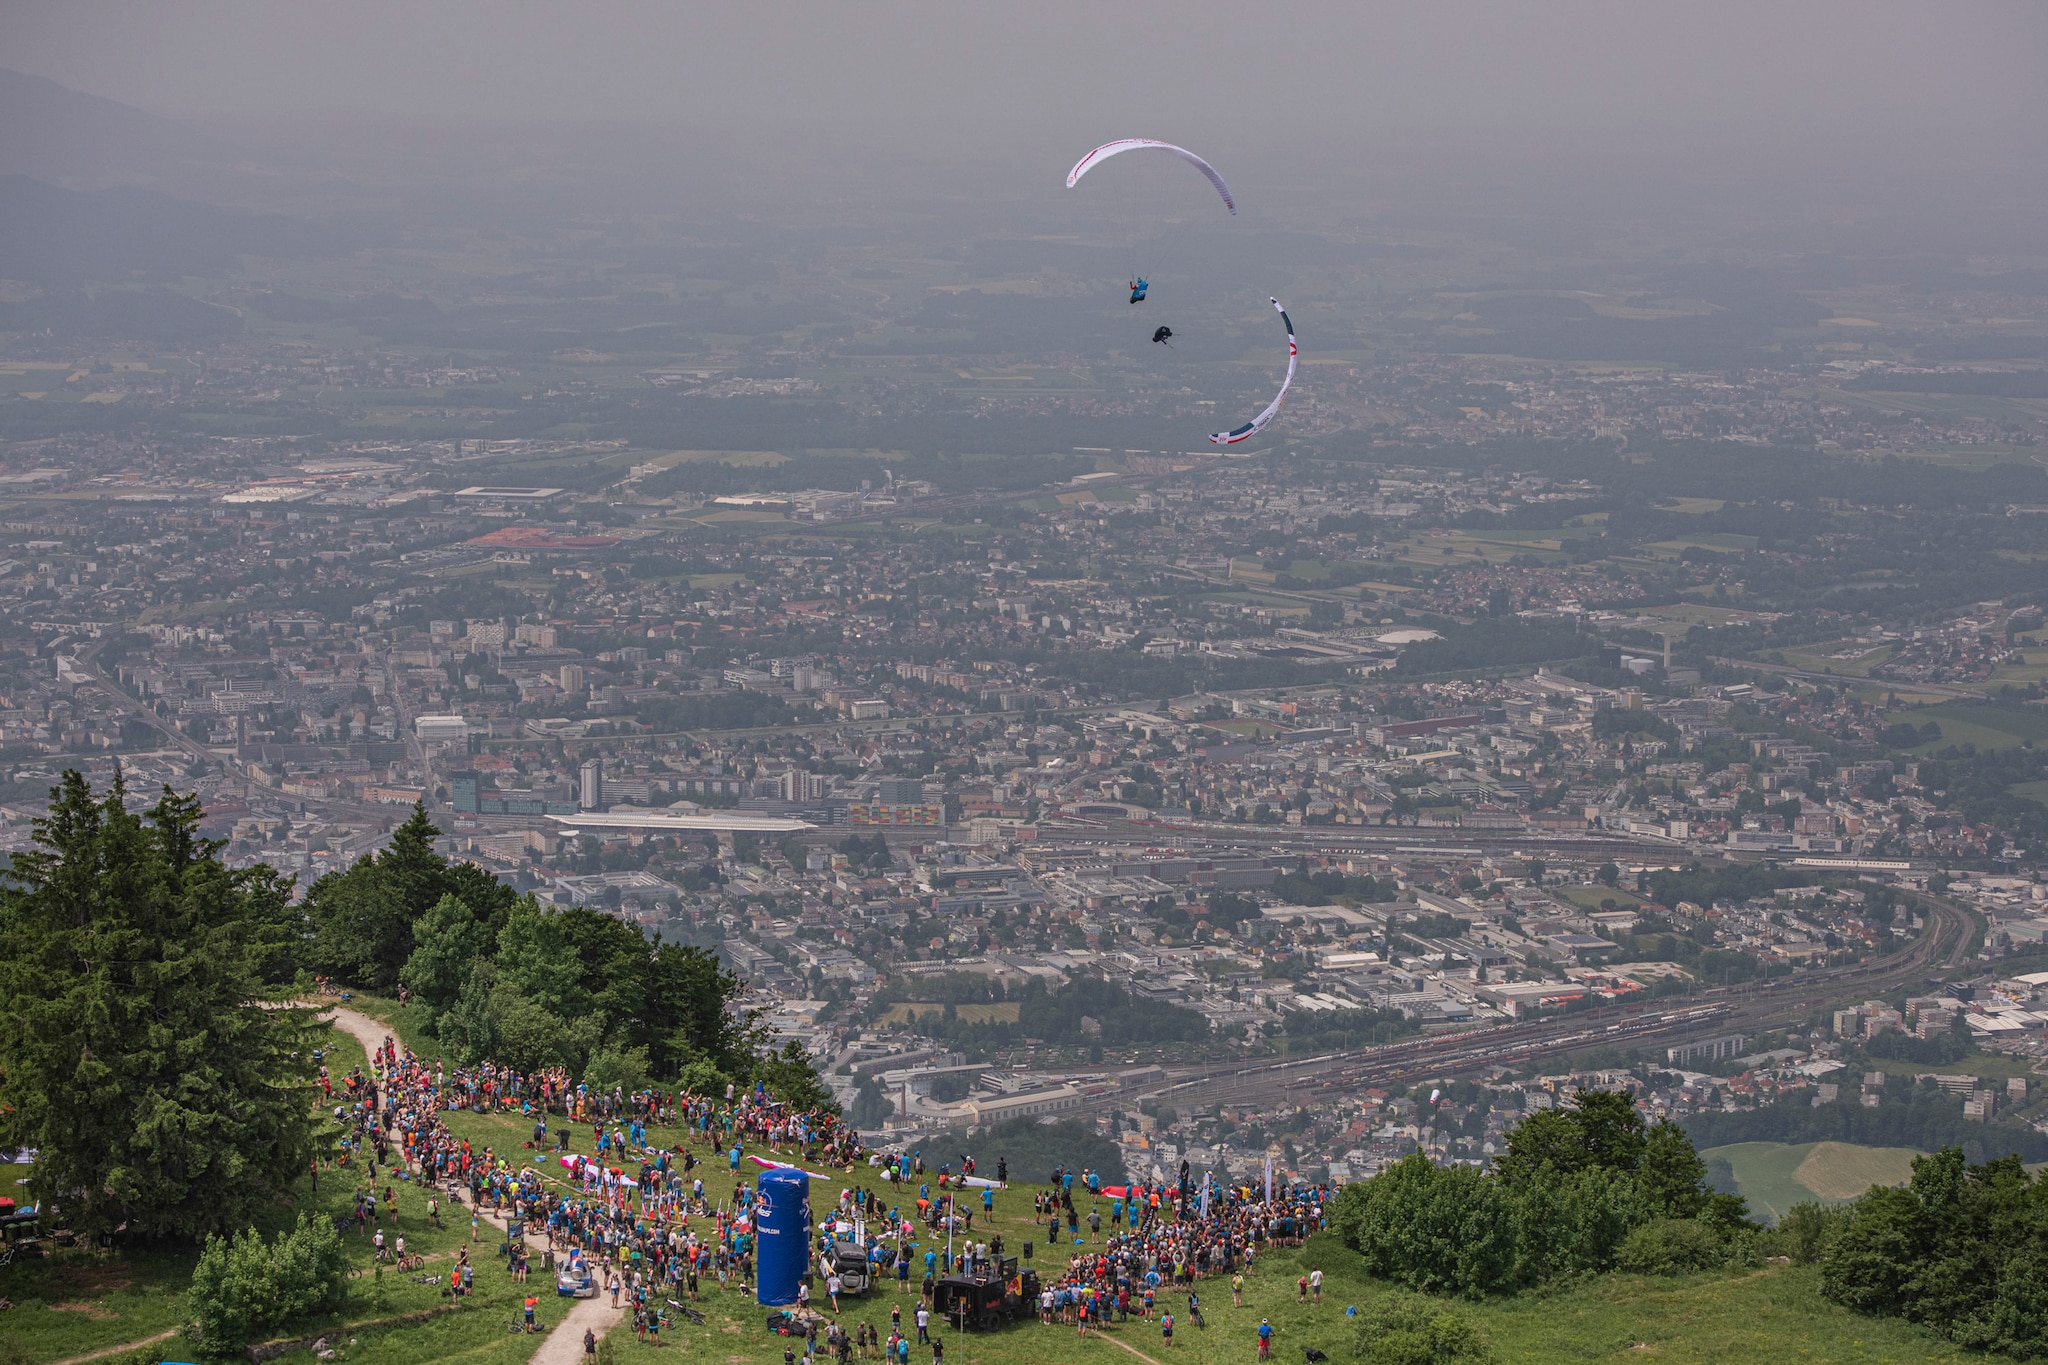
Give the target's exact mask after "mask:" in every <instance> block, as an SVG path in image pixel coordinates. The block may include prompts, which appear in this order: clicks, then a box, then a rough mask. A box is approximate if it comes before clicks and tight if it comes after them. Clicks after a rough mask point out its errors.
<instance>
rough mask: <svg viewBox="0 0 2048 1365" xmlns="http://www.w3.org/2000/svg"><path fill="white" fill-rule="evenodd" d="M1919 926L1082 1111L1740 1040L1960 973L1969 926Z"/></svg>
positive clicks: (1938, 908)
mask: <svg viewBox="0 0 2048 1365" xmlns="http://www.w3.org/2000/svg"><path fill="white" fill-rule="evenodd" d="M1915 900H1916V903H1917V904H1918V905H1919V906H1920V907H1921V908H1922V910H1924V911H1925V912H1926V913H1927V915H1928V925H1927V928H1926V930H1925V931H1923V932H1922V933H1921V934H1920V936H1919V937H1918V938H1916V939H1914V940H1913V942H1912V943H1910V944H1908V945H1907V946H1906V947H1905V948H1903V949H1901V950H1900V951H1899V952H1897V953H1894V954H1891V955H1890V956H1888V957H1884V958H1881V959H1878V960H1876V961H1873V962H1863V963H1856V964H1854V965H1849V966H1842V967H1829V968H1823V969H1821V970H1819V971H1815V972H1808V973H1804V974H1802V975H1800V976H1797V977H1788V978H1779V979H1777V980H1774V981H1767V982H1757V983H1745V984H1744V985H1741V986H1732V987H1731V986H1716V987H1709V988H1707V989H1706V990H1703V991H1699V992H1697V993H1695V994H1693V995H1691V996H1687V997H1683V998H1678V997H1672V998H1669V999H1667V1000H1664V1001H1629V1002H1621V1003H1617V1004H1613V1005H1603V1006H1597V1007H1595V1008H1592V1009H1587V1010H1581V1011H1577V1012H1575V1013H1572V1014H1567V1015H1557V1016H1552V1017H1549V1018H1545V1019H1536V1020H1531V1021H1529V1022H1527V1023H1522V1024H1501V1025H1497V1026H1494V1027H1491V1028H1475V1029H1462V1030H1459V1031H1457V1032H1455V1033H1439V1034H1432V1035H1429V1036H1427V1037H1422V1038H1411V1039H1403V1040H1402V1041H1400V1042H1398V1043H1387V1044H1383V1045H1381V1046H1378V1047H1371V1048H1359V1049H1354V1050H1348V1051H1343V1052H1333V1053H1323V1054H1318V1055H1316V1056H1312V1057H1292V1058H1285V1059H1278V1058H1276V1059H1273V1060H1271V1061H1253V1062H1224V1063H1212V1064H1208V1065H1205V1066H1200V1067H1192V1068H1187V1069H1183V1070H1176V1071H1175V1072H1174V1073H1172V1074H1171V1076H1170V1078H1169V1081H1168V1083H1167V1084H1166V1085H1164V1086H1161V1087H1158V1088H1156V1089H1153V1090H1151V1091H1148V1092H1145V1093H1144V1094H1143V1095H1142V1096H1132V1095H1125V1094H1111V1095H1101V1096H1094V1097H1091V1098H1090V1100H1089V1101H1088V1102H1087V1103H1086V1104H1084V1105H1083V1110H1084V1111H1096V1110H1101V1109H1108V1108H1128V1107H1131V1106H1132V1105H1133V1104H1135V1103H1136V1102H1137V1100H1138V1099H1140V1098H1143V1099H1156V1100H1160V1101H1165V1102H1172V1101H1173V1100H1176V1099H1190V1100H1191V1099H1194V1098H1195V1097H1197V1096H1199V1097H1200V1101H1201V1102H1202V1103H1205V1104H1206V1103H1217V1102H1222V1103H1249V1102H1255V1101H1277V1100H1281V1099H1285V1098H1289V1097H1318V1096H1335V1095H1338V1094H1343V1093H1347V1092H1351V1091H1355V1090H1358V1089H1362V1088H1364V1087H1365V1086H1367V1085H1372V1084H1383V1083H1387V1082H1407V1081H1414V1080H1424V1079H1438V1078H1445V1077H1455V1076H1459V1075H1467V1074H1471V1073H1473V1072H1479V1071H1488V1070H1492V1069H1494V1068H1497V1067H1520V1066H1523V1065H1526V1064H1527V1063H1529V1062H1533V1061H1536V1060H1538V1059H1540V1058H1544V1057H1556V1058H1559V1059H1560V1060H1562V1059H1564V1058H1568V1057H1569V1056H1571V1055H1572V1054H1574V1053H1578V1052H1588V1051H1593V1050H1595V1049H1607V1048H1614V1047H1619V1046H1623V1045H1627V1046H1640V1045H1642V1044H1646V1043H1659V1042H1680V1041H1684V1040H1685V1039H1686V1038H1688V1037H1697V1036H1698V1035H1699V1033H1700V1032H1702V1031H1704V1030H1706V1029H1713V1030H1714V1031H1716V1032H1719V1033H1731V1032H1749V1031H1752V1030H1758V1031H1760V1030H1762V1029H1764V1028H1768V1027H1771V1026H1774V1025H1779V1024H1784V1023H1788V1022H1794V1021H1797V1020H1800V1019H1803V1018H1805V1017H1806V1016H1807V1015H1808V1014H1810V1013H1811V1012H1812V1011H1813V1010H1814V1009H1815V1008H1817V1007H1819V1006H1820V1005H1822V1004H1824V1003H1826V1002H1828V1001H1829V1000H1830V999H1831V998H1849V997H1846V996H1842V995H1841V993H1842V992H1843V991H1845V990H1847V989H1849V988H1854V991H1855V994H1856V995H1871V994H1881V993H1882V992H1883V991H1885V990H1889V989H1891V988H1892V987H1894V986H1897V985H1900V984H1904V983H1906V982H1908V981H1913V980H1916V979H1919V978H1922V977H1923V976H1924V975H1925V974H1926V973H1928V972H1929V971H1931V970H1934V969H1953V968H1955V967H1958V966H1960V965H1961V964H1962V962H1963V959H1964V956H1965V955H1966V953H1967V951H1968V948H1969V945H1970V941H1971V937H1972V934H1973V933H1974V929H1975V925H1974V924H1973V922H1972V921H1971V920H1970V917H1969V916H1968V915H1967V914H1965V913H1964V912H1963V911H1961V910H1959V909H1957V908H1956V907H1954V906H1952V905H1949V904H1947V903H1946V902H1943V901H1939V900H1935V899H1933V898H1931V897H1916V898H1915Z"/></svg>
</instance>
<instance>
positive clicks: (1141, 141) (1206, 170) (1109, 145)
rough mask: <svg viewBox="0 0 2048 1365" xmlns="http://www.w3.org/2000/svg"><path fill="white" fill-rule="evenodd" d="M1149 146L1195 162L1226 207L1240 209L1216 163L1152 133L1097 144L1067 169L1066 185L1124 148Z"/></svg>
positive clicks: (1072, 184)
mask: <svg viewBox="0 0 2048 1365" xmlns="http://www.w3.org/2000/svg"><path fill="white" fill-rule="evenodd" d="M1147 147H1154V148H1157V149H1158V150H1160V151H1162V152H1172V153H1173V154H1174V155H1175V156H1177V157H1179V158H1180V159H1181V160H1182V161H1185V162H1187V163H1188V165H1190V166H1193V167H1194V168H1195V169H1196V170H1198V171H1200V172H1201V173H1202V174H1203V175H1205V176H1207V177H1208V178H1209V183H1210V184H1211V185H1214V186H1215V187H1216V193H1218V194H1220V195H1222V196H1223V207H1225V208H1227V209H1229V210H1230V211H1231V212H1232V213H1236V212H1237V200H1235V199H1233V198H1232V197H1231V194H1230V186H1228V185H1226V184H1224V183H1223V177H1222V176H1220V175H1218V174H1217V173H1216V168H1215V167H1214V166H1211V165H1210V164H1209V163H1208V162H1206V161H1204V160H1202V158H1200V157H1198V156H1196V155H1195V154H1194V153H1193V152H1191V151H1189V150H1188V149H1187V148H1185V147H1176V146H1174V145H1173V144H1172V143H1171V142H1160V141H1157V140H1155V139H1153V138H1149V137H1126V138H1118V139H1117V140H1116V141H1115V142H1105V143H1103V144H1102V145H1101V146H1100V147H1097V148H1096V149H1095V150H1094V151H1092V152H1090V153H1088V155H1086V156H1084V157H1082V158H1081V159H1080V160H1079V161H1076V162H1075V163H1074V169H1073V170H1071V171H1068V172H1067V188H1068V189H1072V188H1074V186H1076V185H1078V184H1079V183H1081V177H1082V176H1084V175H1086V174H1088V172H1089V171H1091V170H1093V169H1094V168H1095V167H1097V166H1099V165H1101V164H1102V163H1103V162H1105V161H1107V160H1109V158H1111V157H1113V156H1118V155H1121V154H1122V153H1124V152H1135V151H1139V150H1142V149H1144V148H1147Z"/></svg>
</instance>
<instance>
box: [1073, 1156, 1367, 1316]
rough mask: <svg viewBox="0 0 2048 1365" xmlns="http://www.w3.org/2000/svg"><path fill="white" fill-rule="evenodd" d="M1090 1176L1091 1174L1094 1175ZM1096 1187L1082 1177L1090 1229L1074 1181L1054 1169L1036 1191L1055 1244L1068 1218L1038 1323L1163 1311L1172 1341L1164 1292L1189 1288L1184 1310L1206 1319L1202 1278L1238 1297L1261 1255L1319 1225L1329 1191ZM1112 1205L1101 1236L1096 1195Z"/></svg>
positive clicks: (1308, 1187)
mask: <svg viewBox="0 0 2048 1365" xmlns="http://www.w3.org/2000/svg"><path fill="white" fill-rule="evenodd" d="M1090 1174H1092V1173H1090ZM1186 1179H1187V1177H1186V1174H1185V1172H1184V1173H1183V1176H1182V1180H1183V1183H1182V1184H1180V1185H1177V1186H1169V1185H1165V1184H1163V1183H1154V1184H1142V1183H1141V1184H1137V1185H1130V1186H1108V1187H1104V1186H1102V1185H1101V1184H1100V1183H1099V1181H1096V1180H1088V1179H1086V1178H1085V1177H1084V1181H1083V1184H1082V1193H1083V1197H1085V1198H1088V1199H1089V1200H1090V1208H1089V1210H1088V1214H1087V1222H1088V1226H1089V1232H1090V1236H1089V1238H1088V1239H1086V1240H1085V1241H1084V1240H1083V1239H1082V1238H1081V1237H1080V1235H1079V1228H1080V1224H1081V1221H1082V1218H1081V1213H1080V1209H1079V1206H1078V1204H1077V1202H1076V1200H1075V1196H1074V1182H1073V1180H1072V1179H1071V1178H1070V1177H1069V1176H1068V1175H1067V1174H1066V1173H1064V1172H1055V1173H1054V1180H1053V1182H1052V1188H1051V1189H1050V1190H1049V1191H1047V1192H1044V1193H1041V1194H1039V1195H1037V1196H1035V1199H1034V1210H1035V1214H1036V1216H1037V1217H1038V1218H1039V1219H1042V1220H1043V1221H1044V1222H1045V1224H1046V1227H1047V1230H1048V1233H1049V1238H1050V1240H1051V1241H1052V1242H1053V1243H1057V1242H1058V1241H1060V1240H1062V1239H1061V1237H1060V1224H1061V1222H1062V1220H1063V1219H1064V1221H1065V1224H1066V1231H1067V1236H1066V1238H1065V1239H1064V1240H1065V1241H1067V1242H1068V1244H1069V1245H1070V1246H1073V1245H1079V1246H1081V1248H1082V1249H1081V1250H1077V1251H1073V1252H1071V1254H1070V1255H1069V1257H1068V1260H1067V1268H1066V1272H1065V1273H1064V1274H1062V1275H1060V1276H1058V1277H1050V1276H1048V1277H1047V1278H1046V1279H1045V1280H1044V1282H1043V1284H1042V1287H1041V1289H1040V1291H1039V1299H1038V1309H1039V1317H1040V1319H1041V1320H1042V1321H1044V1322H1046V1323H1048V1324H1051V1323H1055V1322H1058V1323H1066V1324H1068V1325H1071V1326H1074V1327H1075V1328H1076V1329H1077V1330H1080V1331H1086V1330H1087V1329H1088V1328H1089V1327H1091V1326H1100V1325H1105V1324H1107V1323H1109V1322H1112V1321H1115V1322H1123V1321H1128V1320H1129V1319H1130V1318H1132V1317H1137V1318H1140V1319H1144V1320H1151V1319H1152V1318H1153V1316H1154V1314H1155V1312H1157V1313H1158V1314H1159V1324H1160V1331H1161V1333H1162V1335H1163V1337H1164V1338H1165V1339H1167V1340H1169V1341H1170V1340H1171V1335H1172V1331H1173V1327H1174V1320H1173V1314H1172V1308H1171V1305H1170V1304H1169V1303H1168V1302H1167V1299H1168V1296H1178V1295H1183V1294H1184V1295H1185V1296H1186V1302H1187V1311H1188V1317H1189V1318H1190V1319H1191V1320H1193V1321H1194V1322H1196V1323H1198V1324H1199V1323H1201V1322H1202V1320H1203V1319H1202V1316H1201V1296H1200V1291H1199V1289H1198V1288H1197V1284H1198V1282H1201V1281H1204V1280H1208V1279H1210V1278H1211V1277H1214V1276H1229V1277H1230V1280H1231V1286H1232V1298H1233V1302H1235V1303H1238V1304H1242V1302H1243V1293H1244V1277H1245V1276H1246V1275H1249V1274H1250V1273H1251V1271H1252V1267H1253V1265H1254V1264H1255V1262H1256V1261H1257V1259H1258V1257H1259V1256H1260V1255H1261V1254H1262V1252H1264V1251H1268V1250H1270V1249H1271V1248H1273V1247H1275V1246H1286V1245H1297V1244H1299V1243H1300V1242H1301V1241H1302V1240H1304V1239H1305V1238H1306V1237H1308V1236H1309V1235H1310V1234H1311V1233H1313V1232H1316V1231H1318V1230H1320V1229H1321V1228H1322V1227H1323V1226H1324V1214H1325V1209H1326V1206H1327V1204H1328V1202H1329V1199H1330V1190H1329V1188H1328V1187H1327V1186H1322V1185H1283V1186H1281V1187H1279V1188H1276V1189H1274V1190H1273V1192H1272V1194H1271V1196H1270V1197H1269V1196H1268V1195H1267V1194H1266V1192H1265V1191H1264V1190H1263V1189H1261V1188H1258V1187H1254V1186H1251V1185H1237V1186H1217V1185H1214V1184H1207V1185H1205V1187H1204V1188H1203V1189H1202V1190H1200V1191H1196V1190H1194V1189H1192V1188H1191V1187H1190V1186H1189V1185H1188V1184H1187V1183H1185V1182H1186ZM1104 1198H1106V1199H1107V1200H1108V1203H1109V1218H1108V1227H1109V1235H1108V1236H1107V1237H1106V1238H1103V1239H1102V1240H1101V1241H1100V1242H1099V1243H1098V1242H1097V1241H1096V1240H1095V1239H1096V1238H1097V1237H1099V1236H1100V1235H1101V1231H1102V1227H1103V1220H1102V1208H1101V1206H1100V1203H1098V1202H1096V1201H1099V1200H1101V1199H1104Z"/></svg>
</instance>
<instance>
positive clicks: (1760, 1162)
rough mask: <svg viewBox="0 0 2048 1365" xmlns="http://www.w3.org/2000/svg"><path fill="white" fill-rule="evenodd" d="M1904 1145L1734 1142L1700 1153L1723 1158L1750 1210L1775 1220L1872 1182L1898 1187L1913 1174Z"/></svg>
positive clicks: (1859, 1190) (1848, 1195)
mask: <svg viewBox="0 0 2048 1365" xmlns="http://www.w3.org/2000/svg"><path fill="white" fill-rule="evenodd" d="M1918 1155H1919V1153H1917V1152H1915V1151H1913V1150H1912V1149H1911V1148H1908V1147H1858V1146H1855V1145H1853V1144H1851V1143H1847V1142H1800V1143H1786V1142H1736V1143H1730V1144H1729V1145H1728V1146H1725V1147H1709V1148H1707V1149H1705V1150H1703V1151H1702V1152H1701V1153H1700V1157H1701V1158H1702V1159H1703V1160H1705V1161H1708V1162H1712V1161H1714V1160H1715V1159H1717V1158H1718V1159H1720V1160H1723V1161H1726V1162H1727V1163H1728V1164H1729V1165H1730V1166H1731V1167H1732V1168H1733V1169H1734V1171H1735V1185H1736V1190H1737V1192H1738V1193H1739V1194H1741V1195H1742V1197H1743V1198H1744V1199H1747V1200H1748V1201H1749V1209H1750V1213H1751V1214H1752V1215H1754V1216H1756V1217H1758V1218H1768V1219H1770V1220H1771V1221H1773V1222H1775V1221H1776V1220H1778V1219H1779V1218H1782V1217H1784V1215H1785V1211H1786V1210H1787V1209H1790V1208H1791V1207H1792V1206H1793V1205H1794V1204H1800V1203H1804V1202H1805V1201H1807V1200H1809V1199H1818V1200H1820V1201H1822V1202H1823V1203H1829V1204H1838V1203H1843V1202H1845V1201H1847V1200H1850V1199H1854V1198H1855V1197H1856V1196H1857V1195H1859V1194H1862V1193H1863V1192H1864V1191H1865V1190H1867V1189H1869V1188H1870V1187H1871V1186H1872V1185H1902V1184H1904V1183H1905V1182H1906V1181H1907V1180H1908V1179H1909V1178H1910V1177H1911V1176H1912V1174H1913V1166H1912V1162H1913V1158H1914V1157H1915V1156H1918Z"/></svg>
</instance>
